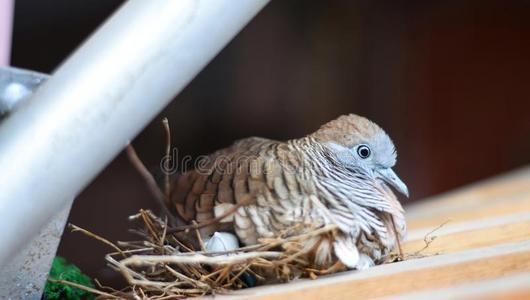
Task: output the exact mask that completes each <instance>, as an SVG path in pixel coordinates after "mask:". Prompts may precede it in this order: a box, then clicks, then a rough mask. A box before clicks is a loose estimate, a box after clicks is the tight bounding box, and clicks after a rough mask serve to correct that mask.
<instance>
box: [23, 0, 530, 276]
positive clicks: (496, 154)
mask: <svg viewBox="0 0 530 300" xmlns="http://www.w3.org/2000/svg"><path fill="white" fill-rule="evenodd" d="M119 3H120V1H109V0H105V1H79V0H78V1H71V0H68V1H66V0H62V1H59V0H54V1H44V2H43V1H36V0H33V1H30V0H19V1H17V12H16V23H15V36H14V56H13V64H14V65H16V66H21V67H26V68H31V69H36V70H41V71H51V70H52V69H53V68H54V67H55V66H57V64H58V63H60V61H62V60H63V59H64V58H65V56H66V55H67V54H68V53H69V52H70V51H72V50H73V49H74V48H75V47H76V45H78V43H79V42H80V41H82V39H83V38H84V37H85V36H86V35H87V34H89V33H90V32H91V31H92V30H93V29H94V28H95V27H96V26H97V24H99V23H100V22H101V20H103V19H104V18H105V17H106V16H107V15H108V14H109V13H110V12H111V11H112V10H113V9H114V8H115V7H116V6H117V5H118V4H119ZM529 5H530V4H529V2H528V1H500V0H499V1H392V0H387V1H335V2H329V1H301V0H300V1H273V2H272V3H271V4H270V5H269V6H268V7H266V8H265V10H264V11H263V12H262V13H260V15H258V17H257V18H256V19H255V20H254V21H252V23H251V24H250V25H249V26H248V27H247V28H246V29H245V30H244V31H243V32H242V33H241V34H240V35H239V36H238V37H237V38H236V39H235V40H234V41H233V42H232V43H231V44H230V45H229V46H228V47H227V48H226V49H225V50H224V51H223V52H222V53H221V54H220V55H219V56H218V57H217V58H216V59H215V60H214V61H213V62H212V63H211V64H210V65H209V66H208V67H207V68H206V70H205V71H204V72H202V73H201V74H200V75H199V76H198V77H197V78H196V79H195V80H194V81H193V82H192V83H191V85H190V86H189V87H188V88H187V89H186V90H185V91H184V92H183V93H181V95H179V96H178V97H177V99H175V101H174V102H173V103H172V104H171V105H170V106H169V107H168V108H167V109H166V110H165V111H164V112H163V113H162V114H161V116H167V117H168V118H169V119H170V122H171V125H172V128H173V138H174V140H175V141H176V142H175V144H176V146H177V147H178V148H179V153H180V154H181V155H184V154H191V155H198V154H203V153H208V152H211V151H213V150H215V149H217V148H219V147H223V146H226V145H228V144H229V143H230V142H231V141H233V140H234V139H237V138H241V137H246V136H251V135H257V136H266V137H270V138H276V139H287V138H291V137H298V136H301V135H304V134H306V133H309V132H311V131H313V130H315V129H316V128H317V127H318V126H319V125H320V124H322V123H324V122H326V121H328V120H330V119H333V118H335V117H336V116H338V115H340V114H344V113H350V112H355V113H358V114H362V115H365V116H367V117H369V118H371V119H373V120H374V121H376V122H377V123H379V124H380V125H381V126H382V127H384V128H385V129H386V130H387V131H388V133H389V134H390V135H391V136H392V137H393V139H394V141H395V144H396V145H397V148H398V153H399V158H398V165H397V171H398V173H399V174H400V175H401V177H402V178H403V180H404V181H405V182H406V183H407V184H408V185H409V188H410V190H411V195H412V197H411V199H410V201H415V200H418V199H420V198H423V197H426V196H429V195H433V194H436V193H440V192H443V191H446V190H448V189H452V188H455V187H458V186H461V185H464V184H467V183H470V182H473V181H476V180H479V179H481V178H486V177H489V176H492V175H495V174H498V173H501V172H504V171H507V170H510V169H512V168H515V167H518V166H521V165H524V164H527V163H529V162H530V138H529V137H530V118H529V117H528V112H529V111H530V101H529V100H530V99H529V97H528V89H529V86H530V85H529V84H530V80H529V78H530V77H529V76H528V72H529V71H528V70H530V58H529V53H530V7H529ZM219 25H220V26H222V24H219ZM103 50H104V49H102V51H103ZM159 120H160V118H158V119H157V120H155V121H154V122H153V124H151V125H150V126H149V127H148V128H147V129H146V130H145V131H144V132H143V133H142V134H141V135H140V136H139V137H138V138H137V139H136V140H135V142H134V144H135V145H136V147H137V149H138V151H139V153H140V155H141V156H142V157H143V158H144V160H145V161H146V163H147V164H148V166H150V167H151V168H152V170H153V172H154V173H155V174H157V176H159V175H160V171H159V170H158V168H157V167H158V162H159V160H160V157H161V155H162V152H163V147H164V139H163V131H162V129H161V127H160V124H159ZM152 206H153V201H152V199H151V197H150V195H149V193H148V192H147V189H146V188H145V186H144V185H143V182H142V180H141V179H140V177H139V176H138V175H137V174H136V173H135V172H134V170H133V169H132V168H131V167H130V165H129V164H128V162H127V160H126V159H125V158H124V157H123V156H120V157H119V158H118V159H117V160H116V161H114V162H113V163H112V164H111V165H110V166H109V167H108V168H107V169H106V170H105V171H104V172H103V173H102V174H101V175H100V176H99V177H98V178H97V179H96V180H95V181H94V182H93V183H92V184H91V185H90V186H89V187H88V188H87V189H86V190H85V191H84V192H83V193H82V194H81V195H80V196H79V198H78V199H77V201H76V203H75V205H74V209H73V211H72V214H71V222H73V223H75V224H77V225H80V226H83V227H85V228H88V229H90V230H93V231H94V232H97V233H99V234H102V235H104V236H106V237H108V238H109V239H111V240H116V239H126V238H130V236H128V235H127V233H126V230H127V228H128V226H129V224H127V221H126V217H127V216H128V215H130V214H133V213H135V212H136V211H137V210H138V209H139V208H141V207H152ZM106 250H108V249H105V248H104V247H99V244H97V243H96V242H94V241H92V240H88V239H86V238H84V237H81V236H79V235H75V234H66V235H65V238H64V240H63V243H62V244H61V248H60V251H59V253H60V254H61V255H64V256H66V257H67V258H68V259H70V260H72V261H74V262H75V263H77V264H79V265H80V266H81V267H82V268H83V269H84V270H85V271H87V272H88V273H89V274H90V275H93V276H97V277H99V278H102V279H104V280H110V279H111V278H112V277H111V276H110V274H109V273H108V271H105V268H103V267H102V266H103V264H102V255H103V254H104V253H105V251H106Z"/></svg>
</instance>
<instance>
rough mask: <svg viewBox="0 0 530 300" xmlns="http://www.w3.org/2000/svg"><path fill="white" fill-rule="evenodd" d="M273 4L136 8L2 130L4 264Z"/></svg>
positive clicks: (122, 14) (190, 0)
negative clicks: (259, 12) (255, 16)
mask: <svg viewBox="0 0 530 300" xmlns="http://www.w3.org/2000/svg"><path fill="white" fill-rule="evenodd" d="M267 2H268V0H252V1H250V0H241V1H232V0H216V1H198V0H179V1H145V0H131V1H129V2H127V3H126V4H124V5H123V6H122V7H121V8H120V9H119V10H118V11H117V12H116V13H115V14H114V15H113V16H112V17H111V18H110V19H109V20H108V21H106V22H105V24H104V25H103V26H102V27H101V28H99V29H98V30H97V31H96V33H95V34H94V35H93V36H91V37H90V38H89V39H88V41H86V42H85V43H84V45H82V46H81V48H79V49H78V50H77V51H76V52H75V53H74V54H73V55H72V56H71V57H70V58H69V59H68V60H67V61H66V62H65V63H64V64H63V65H62V66H61V67H59V69H58V70H57V71H56V72H55V73H54V74H53V76H52V77H51V78H50V79H49V80H48V81H47V82H46V83H45V84H43V85H42V86H41V87H40V88H39V89H38V90H37V92H36V93H35V95H34V96H33V97H32V98H31V99H29V100H28V102H27V103H25V104H24V105H22V106H21V107H20V108H19V109H18V110H17V111H16V112H15V113H14V114H13V115H11V116H9V117H8V118H7V119H6V120H5V121H4V122H3V123H2V126H0V241H2V247H0V265H3V264H4V263H5V262H6V261H7V260H8V259H9V257H10V256H11V255H12V254H13V253H15V252H16V251H17V249H19V248H20V247H21V246H22V245H23V244H24V242H27V241H28V239H29V238H31V236H32V235H34V234H35V233H36V232H38V229H39V228H40V227H41V226H42V225H44V224H45V223H46V221H47V220H48V219H49V218H50V217H51V216H53V215H54V214H56V213H57V212H58V211H59V210H61V209H62V208H63V207H64V206H65V205H67V203H68V201H69V200H70V199H72V197H75V196H76V195H77V194H78V193H79V192H80V191H81V190H82V189H83V188H84V187H85V186H86V185H87V184H88V183H89V182H90V181H91V180H92V179H93V178H94V177H95V176H96V175H97V174H98V173H99V172H100V171H101V170H102V169H103V168H104V167H105V166H106V165H107V164H108V163H109V162H110V161H111V160H112V159H113V158H114V157H115V156H116V155H117V154H118V153H119V152H120V150H122V149H123V147H124V146H125V145H126V143H127V142H128V141H129V140H131V139H132V138H133V137H135V136H136V135H137V134H138V133H139V132H140V130H141V129H142V128H144V127H145V126H146V125H147V124H148V123H149V122H150V121H151V120H152V119H153V118H154V117H155V116H156V115H157V113H159V112H160V111H161V110H162V109H163V108H164V107H165V106H166V105H167V104H168V102H169V101H170V100H171V99H172V98H173V97H174V96H175V95H176V94H177V93H178V92H179V91H181V90H182V89H183V88H184V87H185V86H186V85H187V84H188V83H189V82H190V81H191V80H192V79H193V77H194V76H195V75H196V74H197V73H198V72H199V71H200V70H201V69H202V68H203V67H204V66H205V65H206V64H207V63H208V62H209V61H210V60H211V59H212V58H213V57H214V56H215V55H216V54H217V53H218V52H219V51H220V50H221V49H222V48H223V47H224V46H225V45H226V44H227V43H228V42H229V41H230V40H231V39H232V38H233V37H234V36H235V35H236V34H237V33H238V32H239V30H241V29H242V28H243V27H244V26H245V25H246V23H247V22H248V21H249V20H250V19H251V18H252V17H253V16H254V15H255V14H256V13H257V12H258V11H259V10H260V9H261V8H263V7H264V6H265V4H266V3H267Z"/></svg>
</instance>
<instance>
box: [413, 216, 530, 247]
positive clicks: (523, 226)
mask: <svg viewBox="0 0 530 300" xmlns="http://www.w3.org/2000/svg"><path fill="white" fill-rule="evenodd" d="M484 223H486V222H484ZM490 223H491V222H490ZM430 237H435V239H434V240H433V241H432V242H431V243H430V244H429V246H428V247H427V248H425V249H424V250H423V251H422V252H421V254H422V255H433V254H436V253H442V254H443V253H452V252H458V251H463V250H468V249H476V248H481V247H488V246H494V245H499V244H503V243H509V242H516V241H524V240H528V239H529V238H530V220H526V221H523V222H514V223H508V224H503V225H496V226H487V225H485V226H484V228H480V229H475V230H463V231H457V232H455V233H450V234H444V232H434V233H433V234H432V235H431V236H430ZM424 247H425V241H424V240H423V238H421V239H416V240H412V241H409V242H406V243H405V244H404V247H403V250H404V251H405V253H414V252H417V251H418V250H420V249H423V248H424Z"/></svg>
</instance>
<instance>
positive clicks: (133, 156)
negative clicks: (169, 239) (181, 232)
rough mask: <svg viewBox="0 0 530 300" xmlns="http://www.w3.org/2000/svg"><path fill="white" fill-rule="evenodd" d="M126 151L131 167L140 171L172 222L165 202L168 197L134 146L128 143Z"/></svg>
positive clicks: (171, 216) (167, 200)
mask: <svg viewBox="0 0 530 300" xmlns="http://www.w3.org/2000/svg"><path fill="white" fill-rule="evenodd" d="M125 150H126V152H127V157H129V161H130V162H131V164H132V165H133V167H134V168H135V169H136V170H137V171H138V173H140V175H141V176H142V177H143V178H144V180H145V182H146V183H147V187H148V188H149V190H150V191H151V193H152V194H153V196H154V197H155V199H156V200H157V201H158V204H159V205H160V208H161V209H162V211H163V212H164V214H165V215H166V216H167V217H168V218H169V220H170V222H172V223H174V222H175V220H174V217H173V215H172V214H171V212H170V211H169V209H168V208H167V203H169V199H167V198H166V195H165V194H164V193H163V192H162V191H161V190H160V187H158V184H157V183H156V180H155V178H154V177H153V175H152V174H151V172H149V170H147V167H146V166H145V165H144V163H143V162H142V160H141V159H140V158H139V157H138V154H137V153H136V150H134V147H133V146H132V145H131V144H128V145H127V147H126V148H125Z"/></svg>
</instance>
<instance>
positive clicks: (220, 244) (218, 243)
mask: <svg viewBox="0 0 530 300" xmlns="http://www.w3.org/2000/svg"><path fill="white" fill-rule="evenodd" d="M204 246H205V247H206V251H208V252H221V251H230V250H234V249H237V248H239V240H238V239H237V237H236V236H235V235H234V234H233V233H230V232H215V233H214V234H213V235H212V237H211V238H209V239H207V240H206V242H205V243H204Z"/></svg>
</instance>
